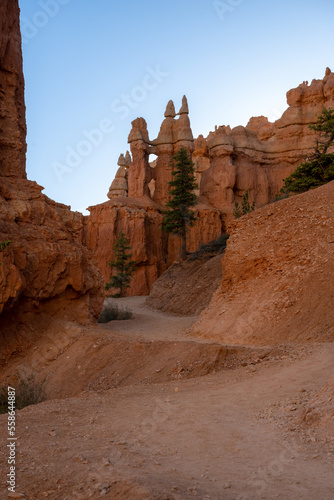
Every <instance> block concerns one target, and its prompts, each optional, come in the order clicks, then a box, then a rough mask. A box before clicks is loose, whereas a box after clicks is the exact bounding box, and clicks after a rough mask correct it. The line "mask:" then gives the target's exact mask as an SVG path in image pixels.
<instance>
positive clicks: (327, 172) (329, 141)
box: [281, 108, 334, 193]
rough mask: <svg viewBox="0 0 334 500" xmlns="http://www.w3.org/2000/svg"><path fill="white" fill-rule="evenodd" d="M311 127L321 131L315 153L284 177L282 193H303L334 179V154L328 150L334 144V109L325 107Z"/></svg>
mask: <svg viewBox="0 0 334 500" xmlns="http://www.w3.org/2000/svg"><path fill="white" fill-rule="evenodd" d="M309 128H310V129H311V130H315V131H316V132H320V135H319V137H318V138H317V140H316V145H315V148H314V153H313V154H312V155H311V156H310V157H309V158H307V160H306V161H304V162H303V163H301V164H300V165H299V167H297V169H296V170H295V171H294V172H293V173H292V174H291V175H290V176H289V177H287V178H286V179H284V186H283V187H282V189H281V192H282V193H286V192H294V193H302V192H304V191H308V190H309V189H313V188H316V187H319V186H322V185H323V184H326V183H327V182H330V181H332V180H334V154H333V153H328V152H327V151H328V149H329V148H331V147H332V146H333V145H334V109H326V108H323V110H322V112H321V114H320V115H319V116H318V119H317V122H316V123H315V124H313V125H309Z"/></svg>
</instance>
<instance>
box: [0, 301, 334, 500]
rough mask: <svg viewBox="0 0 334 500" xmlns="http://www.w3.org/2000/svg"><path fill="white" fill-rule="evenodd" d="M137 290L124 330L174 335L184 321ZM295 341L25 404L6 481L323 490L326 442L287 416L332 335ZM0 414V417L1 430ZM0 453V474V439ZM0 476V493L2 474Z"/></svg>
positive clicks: (241, 495) (64, 497)
mask: <svg viewBox="0 0 334 500" xmlns="http://www.w3.org/2000/svg"><path fill="white" fill-rule="evenodd" d="M142 300H143V299H142V298H140V299H138V298H134V299H131V307H132V308H133V310H134V312H135V319H134V320H131V321H124V322H122V325H120V324H119V323H120V322H117V323H118V324H117V325H116V329H117V331H118V332H119V331H120V330H119V328H123V329H124V330H123V333H124V334H126V335H127V336H128V338H129V339H131V338H133V339H137V336H138V335H142V336H144V337H145V339H150V340H152V341H153V340H154V339H158V340H159V342H160V341H161V340H162V339H164V340H166V339H170V340H173V342H174V339H175V336H177V332H178V328H180V326H181V328H186V327H187V322H189V323H191V321H193V319H191V318H173V317H169V316H168V315H165V314H162V313H155V312H154V311H150V310H148V311H146V310H145V308H143V304H142V302H141V301H142ZM124 302H125V303H126V304H129V303H130V300H128V299H125V301H124ZM137 308H138V309H137ZM162 317H163V320H164V321H162ZM165 319H166V320H167V321H165ZM106 327H107V329H109V328H111V330H113V328H112V324H110V325H104V326H103V327H102V326H101V327H99V329H98V330H99V331H100V329H101V328H102V329H103V331H105V328H106ZM182 335H184V333H183V334H182ZM177 338H178V340H180V337H179V336H177ZM187 338H188V337H187ZM188 340H189V338H188ZM180 345H181V343H180ZM299 350H300V353H299V355H298V356H296V355H295V353H291V354H290V355H288V356H287V357H284V358H283V359H282V358H279V359H278V358H277V359H271V360H269V361H268V362H266V363H260V364H257V365H255V366H245V367H240V368H238V369H235V370H228V371H223V372H220V373H217V374H211V375H208V376H205V377H199V378H196V379H190V380H182V378H180V379H176V380H174V381H171V382H164V383H156V384H152V383H142V384H139V385H135V386H134V385H129V386H127V387H119V388H116V389H111V390H108V391H103V392H85V393H83V394H82V395H81V396H80V397H76V398H69V399H62V400H58V401H56V400H55V401H47V402H45V403H43V404H40V405H37V406H35V407H33V406H31V407H28V408H25V409H24V410H22V411H20V412H18V415H17V428H18V431H17V435H18V451H19V454H18V459H19V460H18V470H17V478H18V489H17V491H19V492H22V493H24V494H25V498H27V499H30V500H42V499H43V498H49V499H54V500H71V499H79V500H86V499H89V498H94V499H95V498H101V494H102V496H105V497H106V498H109V499H112V500H114V499H124V500H125V499H129V500H131V499H135V500H136V499H137V500H142V499H156V500H181V499H182V500H183V499H186V500H188V499H201V500H202V499H211V500H257V499H266V500H272V499H277V498H279V499H289V500H290V499H291V500H315V499H321V500H333V498H334V484H333V477H334V469H333V463H334V461H333V458H334V454H333V452H334V449H333V442H332V444H330V443H329V444H327V445H323V443H321V442H318V441H317V437H316V435H312V436H311V437H312V439H309V440H307V441H305V439H304V438H303V434H302V433H300V432H299V430H298V426H297V425H298V421H297V419H296V415H297V414H298V412H299V410H301V408H302V404H300V402H302V401H303V398H304V399H305V397H306V396H305V395H306V394H308V393H309V392H310V393H314V392H316V391H317V390H319V388H320V387H321V386H322V385H323V384H324V383H325V382H326V381H327V379H328V378H329V376H330V375H331V374H332V370H333V358H334V345H332V344H327V345H325V344H324V345H316V346H313V347H309V346H308V347H303V346H301V347H300V349H299ZM152 361H153V360H152ZM110 362H111V363H112V360H111V361H110ZM148 362H149V361H148ZM64 384H66V380H64ZM277 405H281V407H282V408H281V409H278V408H277ZM294 410H296V411H294ZM282 415H283V417H282ZM6 424H7V421H6V416H5V415H3V416H0V432H1V435H3V436H4V435H5V434H6ZM309 441H310V442H309ZM0 464H1V478H3V477H5V473H6V469H7V464H6V449H5V447H4V446H1V451H0ZM1 487H2V488H3V490H2V491H3V492H4V491H5V484H4V482H2V486H1ZM3 494H4V496H3V497H1V498H7V496H6V495H5V493H3ZM0 495H1V490H0Z"/></svg>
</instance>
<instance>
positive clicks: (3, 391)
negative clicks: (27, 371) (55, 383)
mask: <svg viewBox="0 0 334 500" xmlns="http://www.w3.org/2000/svg"><path fill="white" fill-rule="evenodd" d="M9 385H10V386H11V387H14V388H15V408H16V409H17V410H21V409H22V408H25V407H26V406H30V405H37V404H38V403H42V401H45V400H46V395H45V386H44V385H45V380H43V381H37V380H36V378H35V375H30V376H28V377H26V378H23V377H21V376H20V375H17V376H15V379H14V382H10V383H9ZM7 411H8V384H6V385H2V386H0V413H7Z"/></svg>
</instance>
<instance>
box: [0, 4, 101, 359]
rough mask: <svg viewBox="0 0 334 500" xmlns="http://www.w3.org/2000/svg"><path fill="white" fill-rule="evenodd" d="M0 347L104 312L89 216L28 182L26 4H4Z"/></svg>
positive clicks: (0, 42) (8, 349)
mask: <svg viewBox="0 0 334 500" xmlns="http://www.w3.org/2000/svg"><path fill="white" fill-rule="evenodd" d="M0 28H1V36H0V110H1V112H0V151H1V153H0V242H3V241H8V240H10V241H11V243H10V245H9V246H8V247H6V248H5V249H4V250H3V251H2V252H0V263H1V265H0V344H1V347H2V350H1V355H2V361H4V359H5V358H6V357H7V360H8V355H9V354H10V353H12V352H13V351H14V350H16V351H19V349H20V345H21V346H22V340H23V338H26V341H27V342H28V343H29V342H31V340H32V338H31V336H29V334H31V333H33V332H36V331H41V330H43V329H44V330H45V329H46V328H47V325H49V324H50V323H52V321H54V320H73V321H78V322H80V323H87V322H89V321H90V320H91V319H92V318H94V317H95V316H97V315H98V314H99V312H100V309H101V307H102V302H103V294H104V292H103V280H102V277H101V275H100V273H99V271H98V269H97V267H96V266H95V265H94V264H93V262H92V258H91V254H90V252H89V251H88V250H87V249H86V248H85V247H83V245H82V244H81V242H80V233H81V230H82V226H83V224H82V215H81V214H79V213H74V212H71V210H70V208H69V207H66V206H65V205H61V204H58V203H55V202H54V201H52V200H50V199H49V198H47V197H46V196H45V195H43V194H42V193H41V191H42V189H43V188H41V187H40V186H38V185H37V184H36V183H35V182H31V181H28V180H27V179H26V171H25V151H26V142H25V134H26V125H25V104H24V80H23V72H22V55H21V36H20V29H19V6H18V2H17V1H15V0H14V1H13V0H4V1H2V2H1V5H0Z"/></svg>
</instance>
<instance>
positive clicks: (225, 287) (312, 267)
mask: <svg viewBox="0 0 334 500" xmlns="http://www.w3.org/2000/svg"><path fill="white" fill-rule="evenodd" d="M333 218H334V182H331V183H329V184H327V185H325V186H323V187H320V188H318V189H316V190H314V191H310V192H307V193H304V194H302V195H298V196H294V197H292V198H290V199H287V200H282V201H280V202H277V203H274V204H270V205H268V206H266V207H263V208H261V209H259V210H256V211H255V212H253V213H252V214H249V215H248V216H245V217H243V218H241V219H240V220H239V221H238V222H235V223H233V224H232V226H231V237H230V239H229V240H228V243H227V249H226V253H225V256H224V258H223V261H222V262H223V280H222V282H221V285H220V287H219V289H218V290H217V292H216V293H215V294H214V296H213V298H212V301H211V304H210V306H209V307H208V309H206V310H205V311H204V312H203V313H202V315H201V316H200V318H199V320H198V322H197V323H196V325H195V326H194V328H193V332H194V333H195V334H196V335H199V336H203V337H206V338H211V339H216V340H218V341H220V342H223V343H227V344H249V345H250V344H262V345H269V344H281V343H284V342H308V341H319V342H322V341H333V340H334V326H333V325H334V309H333V296H334V225H333Z"/></svg>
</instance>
